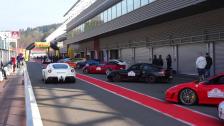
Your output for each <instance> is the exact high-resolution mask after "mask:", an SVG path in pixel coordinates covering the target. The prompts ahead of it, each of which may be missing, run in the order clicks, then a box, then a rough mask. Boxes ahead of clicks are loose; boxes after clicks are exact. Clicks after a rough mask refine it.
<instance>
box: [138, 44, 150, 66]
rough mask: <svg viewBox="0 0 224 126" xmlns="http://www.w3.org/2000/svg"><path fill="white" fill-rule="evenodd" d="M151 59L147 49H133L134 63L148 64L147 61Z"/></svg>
mask: <svg viewBox="0 0 224 126" xmlns="http://www.w3.org/2000/svg"><path fill="white" fill-rule="evenodd" d="M151 58H152V56H151V55H150V49H149V48H146V47H141V48H135V63H149V59H151Z"/></svg>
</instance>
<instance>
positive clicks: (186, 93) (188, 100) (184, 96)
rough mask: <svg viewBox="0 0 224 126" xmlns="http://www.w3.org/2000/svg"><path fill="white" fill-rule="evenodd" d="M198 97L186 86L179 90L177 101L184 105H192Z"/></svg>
mask: <svg viewBox="0 0 224 126" xmlns="http://www.w3.org/2000/svg"><path fill="white" fill-rule="evenodd" d="M197 100H198V97H197V94H196V92H195V91H194V90H192V89H189V88H186V89H183V90H181V91H180V93H179V101H180V103H181V104H184V105H194V104H196V103H197Z"/></svg>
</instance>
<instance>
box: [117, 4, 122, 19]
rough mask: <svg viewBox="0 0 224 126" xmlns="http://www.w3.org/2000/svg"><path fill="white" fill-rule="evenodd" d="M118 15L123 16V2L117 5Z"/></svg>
mask: <svg viewBox="0 0 224 126" xmlns="http://www.w3.org/2000/svg"><path fill="white" fill-rule="evenodd" d="M116 6H117V17H119V16H121V13H122V12H121V2H120V3H118V4H117V5H116Z"/></svg>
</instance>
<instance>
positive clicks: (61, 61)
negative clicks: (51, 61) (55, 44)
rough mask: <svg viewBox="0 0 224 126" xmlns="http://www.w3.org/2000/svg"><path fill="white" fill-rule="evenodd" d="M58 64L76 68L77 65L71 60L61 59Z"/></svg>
mask: <svg viewBox="0 0 224 126" xmlns="http://www.w3.org/2000/svg"><path fill="white" fill-rule="evenodd" d="M57 62H58V63H67V64H68V65H69V66H70V67H72V68H76V63H75V62H73V61H72V59H71V58H65V59H60V60H58V61H57Z"/></svg>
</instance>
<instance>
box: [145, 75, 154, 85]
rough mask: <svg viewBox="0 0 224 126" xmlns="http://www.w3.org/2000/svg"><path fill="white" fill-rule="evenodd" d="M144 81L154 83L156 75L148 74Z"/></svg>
mask: <svg viewBox="0 0 224 126" xmlns="http://www.w3.org/2000/svg"><path fill="white" fill-rule="evenodd" d="M145 81H146V82H147V83H155V82H156V77H155V76H149V77H146V78H145Z"/></svg>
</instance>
